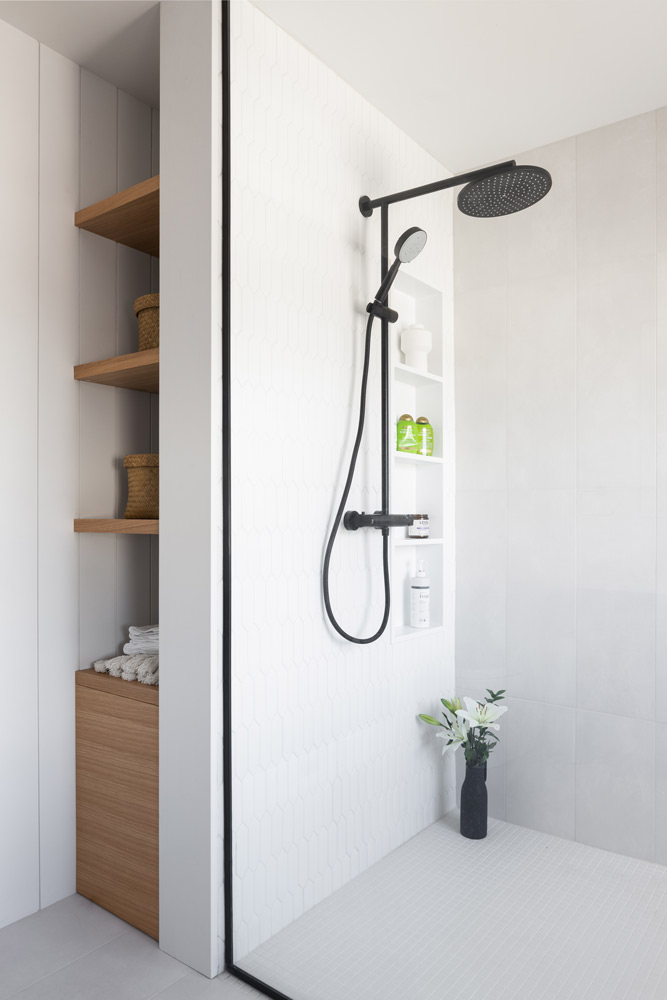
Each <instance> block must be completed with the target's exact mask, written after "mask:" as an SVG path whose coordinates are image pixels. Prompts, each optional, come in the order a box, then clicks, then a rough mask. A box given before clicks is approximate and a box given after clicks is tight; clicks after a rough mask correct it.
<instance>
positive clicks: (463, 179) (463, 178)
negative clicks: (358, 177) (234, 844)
mask: <svg viewBox="0 0 667 1000" xmlns="http://www.w3.org/2000/svg"><path fill="white" fill-rule="evenodd" d="M512 167H516V160H506V161H505V163H495V164H494V165H493V166H492V167H482V169H481V170H470V171H469V172H468V173H467V174H457V176H456V177H446V178H445V180H444V181H434V183H433V184H422V186H421V187H416V188H410V189H409V191H398V192H397V193H396V194H387V195H385V196H384V198H375V200H374V201H371V199H370V198H369V197H368V195H367V194H363V195H362V196H361V198H360V199H359V211H360V212H361V214H362V215H363V216H364V217H365V218H367V219H370V217H371V215H372V214H373V209H374V208H379V207H380V206H382V205H393V204H394V203H395V202H397V201H407V200H408V199H409V198H418V197H419V196H420V195H422V194H433V192H434V191H444V190H445V188H451V187H458V186H459V185H460V184H469V183H470V182H471V181H481V180H483V179H484V178H485V177H493V175H494V174H502V173H504V171H506V170H511V169H512Z"/></svg>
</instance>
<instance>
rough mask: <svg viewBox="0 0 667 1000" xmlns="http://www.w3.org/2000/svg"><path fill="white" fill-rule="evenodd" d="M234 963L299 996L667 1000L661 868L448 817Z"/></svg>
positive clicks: (666, 878)
mask: <svg viewBox="0 0 667 1000" xmlns="http://www.w3.org/2000/svg"><path fill="white" fill-rule="evenodd" d="M238 964H239V965H240V966H241V967H242V968H243V969H245V970H247V971H248V972H251V973H253V974H254V975H255V976H257V977H259V978H260V979H263V980H264V981H265V982H268V983H270V984H271V985H272V986H274V987H277V988H278V989H279V990H282V991H284V992H285V993H287V994H288V995H289V996H290V997H293V998H294V1000H380V998H382V1000H389V998H395V1000H436V998H437V1000H444V998H446V1000H666V998H667V868H663V867H661V866H659V865H653V864H650V863H648V862H644V861H636V860H633V859H631V858H625V857H622V856H620V855H617V854H611V853H608V852H606V851H601V850H598V849H597V848H594V847H586V846H585V845H583V844H575V843H572V842H570V841H567V840H560V839H558V838H556V837H551V836H548V835H547V834H542V833H537V832H535V831H533V830H526V829H524V828H522V827H518V826H512V825H510V824H508V823H501V822H499V821H497V820H492V821H490V823H489V836H488V838H487V839H486V840H483V841H468V840H465V839H464V838H463V837H461V836H460V835H459V833H458V815H457V814H456V813H450V814H449V816H447V817H445V818H444V819H443V820H440V821H439V822H438V823H435V824H434V825H433V826H431V827H429V828H428V829H426V830H424V831H423V832H422V833H420V834H418V835H417V836H416V837H413V838H412V840H410V841H409V842H408V843H407V844H404V845H403V846H402V847H400V848H398V849H397V850H396V851H394V852H393V853H392V854H390V855H389V856H388V857H386V858H385V859H384V860H382V861H380V862H379V863H377V864H375V865H373V867H372V868H370V869H368V871H366V872H364V873H363V874H362V875H360V876H358V877H357V878H355V879H354V880H353V881H352V882H350V883H349V884H348V885H346V886H344V887H343V888H342V889H339V890H338V891H337V892H336V893H334V894H333V895H332V896H330V897H329V898H328V899H327V900H325V901H324V902H322V903H320V904H318V905H317V906H315V907H313V909H312V910H310V911H309V912H308V913H306V914H304V916H302V917H300V918H299V919H298V920H297V921H295V922H294V923H293V924H292V925H290V926H289V927H287V928H286V929H285V930H283V931H281V932H280V933H279V934H277V935H275V937H273V938H272V939H271V940H269V941H268V942H266V943H265V944H264V945H262V946H261V947H259V948H257V949H256V950H255V951H254V952H252V953H251V954H250V955H249V956H247V957H245V958H244V959H242V960H240V961H239V963H238Z"/></svg>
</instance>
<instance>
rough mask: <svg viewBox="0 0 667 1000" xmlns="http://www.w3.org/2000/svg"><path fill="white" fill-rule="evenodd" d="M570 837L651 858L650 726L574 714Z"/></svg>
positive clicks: (652, 778)
mask: <svg viewBox="0 0 667 1000" xmlns="http://www.w3.org/2000/svg"><path fill="white" fill-rule="evenodd" d="M576 740H577V742H576V762H577V763H576V768H577V773H576V809H577V812H576V838H577V840H581V841H583V843H585V844H592V845H593V846H594V847H603V848H604V849H605V850H607V851H617V852H618V853H619V854H629V855H630V857H633V858H644V859H645V860H647V861H652V860H653V823H654V815H655V761H654V753H655V726H654V724H653V723H652V722H644V723H642V724H641V726H639V725H638V724H637V721H636V719H628V718H623V717H621V716H618V715H617V716H611V715H603V714H601V713H599V712H584V711H581V710H577V736H576Z"/></svg>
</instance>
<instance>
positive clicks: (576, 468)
mask: <svg viewBox="0 0 667 1000" xmlns="http://www.w3.org/2000/svg"><path fill="white" fill-rule="evenodd" d="M578 182H579V140H578V138H577V136H575V137H574V247H573V252H574V428H573V434H574V567H573V568H574V580H573V584H574V712H575V715H574V742H573V748H572V749H573V755H574V789H573V795H574V803H573V810H572V817H573V835H574V840H575V841H576V839H577V778H578V775H579V767H578V764H577V720H578V716H577V712H578V711H579V642H578V640H577V636H578V634H579V587H578V580H579V433H578V432H579V260H578V235H579V227H578V225H577V208H578V204H579V200H578V197H577V196H578Z"/></svg>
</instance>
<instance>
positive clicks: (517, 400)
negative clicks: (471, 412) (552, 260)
mask: <svg viewBox="0 0 667 1000" xmlns="http://www.w3.org/2000/svg"><path fill="white" fill-rule="evenodd" d="M575 296H576V275H575V271H574V269H573V268H570V269H569V270H568V271H564V272H559V273H555V274H550V275H545V276H540V277H536V278H529V279H527V278H523V277H521V276H517V277H516V278H515V279H513V280H511V281H508V288H507V485H508V487H509V488H510V489H517V488H528V489H531V488H539V489H562V488H563V487H567V488H573V487H574V485H575V475H576V437H575V415H576V399H575V388H576V385H575V371H576V368H575V365H576V331H575V316H576V297H575Z"/></svg>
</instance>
